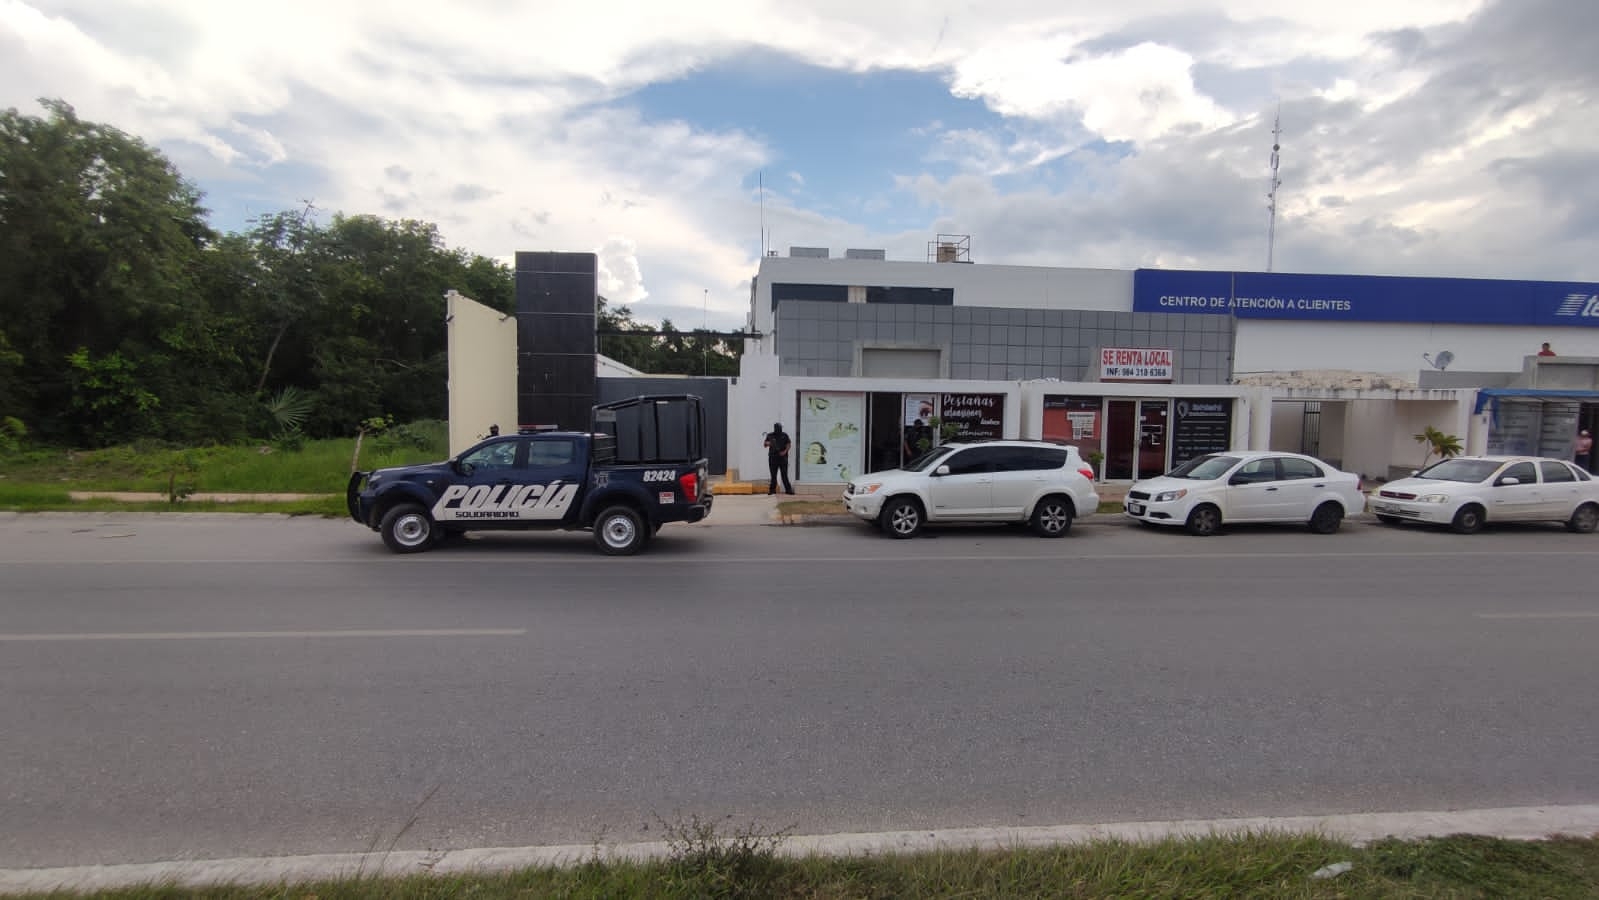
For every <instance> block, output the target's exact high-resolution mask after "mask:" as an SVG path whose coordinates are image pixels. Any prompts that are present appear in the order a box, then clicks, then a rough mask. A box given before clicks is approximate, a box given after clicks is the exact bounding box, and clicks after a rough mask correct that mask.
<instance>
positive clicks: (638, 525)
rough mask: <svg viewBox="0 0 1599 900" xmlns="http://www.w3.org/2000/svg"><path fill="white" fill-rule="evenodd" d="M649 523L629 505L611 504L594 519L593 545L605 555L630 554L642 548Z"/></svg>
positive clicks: (647, 535)
mask: <svg viewBox="0 0 1599 900" xmlns="http://www.w3.org/2000/svg"><path fill="white" fill-rule="evenodd" d="M649 527H650V526H649V523H647V522H645V521H644V517H643V516H641V515H639V514H638V510H635V509H634V508H633V507H631V506H613V507H611V508H609V509H607V510H605V511H604V512H602V513H600V514H599V516H598V517H597V518H595V520H594V545H595V546H596V547H599V548H600V552H601V553H604V554H605V555H607V556H632V555H633V554H635V553H637V552H639V551H640V550H642V549H644V541H645V539H646V538H648V537H649V534H650V531H649Z"/></svg>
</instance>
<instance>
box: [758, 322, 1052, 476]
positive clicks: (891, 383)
mask: <svg viewBox="0 0 1599 900" xmlns="http://www.w3.org/2000/svg"><path fill="white" fill-rule="evenodd" d="M766 359H767V360H768V361H769V362H770V365H769V367H768V366H766V365H763V364H761V362H760V361H758V360H755V359H752V358H751V354H749V353H745V354H744V363H743V366H742V367H741V369H740V374H739V377H738V379H737V381H735V382H734V383H733V384H731V385H729V388H728V390H729V391H730V392H731V396H730V397H729V398H728V407H729V408H730V409H733V410H737V413H736V421H735V428H736V429H737V430H729V432H728V435H727V465H728V467H729V468H730V469H736V470H738V478H739V479H740V480H742V481H765V480H766V479H767V477H768V475H769V472H768V469H767V467H766V448H765V447H763V446H762V445H761V438H762V437H763V436H764V435H765V434H766V433H767V432H769V431H771V430H772V423H773V422H782V423H783V430H785V431H787V432H788V433H789V434H790V435H794V436H795V439H796V440H797V439H798V431H797V429H796V424H797V423H795V422H794V411H795V409H796V408H798V405H799V394H800V392H801V391H837V392H842V393H862V394H866V393H874V392H882V393H903V394H933V393H936V394H961V393H974V394H1004V395H1005V429H1004V436H1005V437H1007V438H1014V437H1018V436H1019V435H1020V434H1021V428H1022V423H1021V420H1022V412H1021V409H1022V407H1021V388H1020V386H1019V385H1018V383H1017V382H1014V381H942V380H929V379H925V378H801V377H794V376H789V377H778V375H777V362H776V358H775V357H767V358H766ZM762 373H764V374H762ZM798 468H799V467H798V465H797V464H795V463H794V462H790V464H789V470H788V474H789V477H790V478H792V479H794V482H795V483H796V484H798V483H800V482H799V479H798V477H797V476H796V470H797V469H798ZM809 483H811V484H816V483H817V482H809ZM824 483H826V482H824ZM839 483H842V482H839Z"/></svg>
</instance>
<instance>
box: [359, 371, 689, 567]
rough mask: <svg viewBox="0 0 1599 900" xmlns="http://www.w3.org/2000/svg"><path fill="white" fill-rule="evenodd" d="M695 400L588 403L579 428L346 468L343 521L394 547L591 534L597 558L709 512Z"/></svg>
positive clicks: (412, 549)
mask: <svg viewBox="0 0 1599 900" xmlns="http://www.w3.org/2000/svg"><path fill="white" fill-rule="evenodd" d="M704 435H705V418H704V412H703V410H702V408H701V406H700V401H699V398H698V397H694V396H688V395H680V396H667V397H662V396H648V397H635V398H632V399H630V400H622V401H618V402H615V403H606V404H600V405H598V406H595V407H594V411H593V418H592V423H591V428H590V430H589V431H588V432H576V431H538V430H528V431H523V432H520V433H518V434H514V435H505V436H495V437H490V438H489V439H488V440H485V441H483V442H482V443H480V444H477V445H476V446H474V447H472V448H470V449H468V450H467V451H466V452H464V453H462V454H461V455H459V456H457V457H455V458H453V459H449V460H446V461H444V462H441V463H432V464H428V465H417V466H401V467H396V468H392V469H378V470H376V471H373V472H356V473H354V474H353V475H351V476H350V483H349V486H348V488H347V489H346V494H345V499H346V501H347V503H348V506H349V510H350V516H351V518H353V519H355V520H356V521H357V522H360V523H361V524H363V525H365V526H367V527H368V528H371V529H372V530H373V531H376V532H378V533H379V534H381V535H382V536H383V543H385V544H387V545H388V547H389V549H390V550H393V551H394V552H396V553H417V552H420V551H422V550H426V549H428V548H430V547H433V546H435V545H437V544H439V543H441V542H443V541H445V540H447V539H449V538H451V537H455V536H459V535H461V534H463V533H464V532H467V531H489V530H495V531H506V530H527V529H543V530H557V529H561V530H589V531H592V532H593V533H594V544H595V546H596V547H598V548H599V550H600V551H601V552H603V553H606V554H610V555H613V556H625V555H630V554H633V553H637V552H638V551H640V550H641V549H643V548H644V546H645V544H647V543H648V542H649V540H650V538H651V537H652V536H653V535H654V534H655V532H657V531H659V530H660V528H661V526H662V525H664V524H666V523H668V522H698V521H700V520H701V519H703V518H705V517H706V516H708V515H710V512H711V499H712V498H711V486H710V483H709V481H708V480H707V475H708V467H709V463H708V462H707V460H706V459H705V458H704V456H703V455H702V446H703V441H704Z"/></svg>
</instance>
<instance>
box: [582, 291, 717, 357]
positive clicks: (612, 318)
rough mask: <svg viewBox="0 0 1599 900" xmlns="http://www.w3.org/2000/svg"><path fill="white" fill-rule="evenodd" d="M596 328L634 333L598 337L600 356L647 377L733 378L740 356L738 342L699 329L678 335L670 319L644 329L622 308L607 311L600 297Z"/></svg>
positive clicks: (645, 326) (606, 303)
mask: <svg viewBox="0 0 1599 900" xmlns="http://www.w3.org/2000/svg"><path fill="white" fill-rule="evenodd" d="M596 327H597V328H598V329H599V330H600V331H602V332H603V331H623V332H629V331H632V332H638V334H637V335H633V334H602V335H601V336H600V341H599V348H600V353H602V354H604V355H605V356H608V357H610V358H611V359H614V360H616V361H617V362H619V363H621V364H623V365H625V366H631V367H633V368H635V369H638V370H639V371H641V372H648V373H649V374H651V375H715V376H736V375H738V368H739V364H738V361H739V357H740V356H742V355H743V354H744V345H743V343H742V342H738V343H736V344H735V343H732V342H729V341H727V340H724V339H723V338H720V337H718V336H716V335H714V334H712V333H711V332H709V331H706V330H704V329H699V328H696V329H694V330H693V331H692V332H687V333H685V332H681V331H678V330H677V328H676V327H674V326H673V325H672V320H670V319H664V320H662V321H661V324H660V326H659V327H655V326H652V325H648V324H646V323H643V322H639V321H638V320H636V319H634V318H633V312H632V310H630V309H628V308H627V307H626V306H619V307H616V308H614V309H613V308H611V306H610V304H609V302H608V301H607V300H606V299H605V298H604V297H601V298H600V299H599V309H598V311H597V314H596Z"/></svg>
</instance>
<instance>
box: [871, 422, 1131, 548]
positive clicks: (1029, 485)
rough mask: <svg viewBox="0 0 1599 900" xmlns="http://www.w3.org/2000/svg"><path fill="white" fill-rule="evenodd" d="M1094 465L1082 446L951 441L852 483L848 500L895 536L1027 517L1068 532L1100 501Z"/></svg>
mask: <svg viewBox="0 0 1599 900" xmlns="http://www.w3.org/2000/svg"><path fill="white" fill-rule="evenodd" d="M1093 478H1094V471H1093V470H1092V469H1090V468H1089V467H1088V466H1087V465H1086V464H1085V463H1084V462H1083V460H1082V457H1080V456H1078V454H1077V448H1076V447H1071V446H1063V445H1060V444H1049V443H1045V442H1043V441H983V442H980V443H972V444H945V445H944V446H942V447H935V448H933V449H932V450H929V451H927V452H926V453H923V454H922V455H921V456H918V457H917V458H915V459H913V460H911V461H910V462H909V463H906V464H905V468H903V469H890V470H888V471H886V472H873V473H871V474H870V475H862V476H861V477H859V478H856V479H854V480H853V481H851V482H850V483H849V484H847V485H845V486H844V506H845V507H847V508H848V509H849V511H850V513H852V514H853V515H855V516H857V517H859V518H862V519H865V520H866V521H868V522H875V523H876V524H877V525H878V526H879V527H880V528H882V529H883V532H884V533H886V534H888V535H889V536H890V537H896V538H908V537H915V536H916V534H917V533H918V532H920V531H921V530H922V526H923V525H924V524H926V523H929V522H933V523H939V522H1018V523H1020V522H1026V523H1028V524H1030V525H1032V528H1033V531H1034V532H1035V533H1037V534H1039V535H1041V536H1043V537H1060V536H1062V535H1064V534H1065V533H1066V532H1068V531H1070V530H1071V527H1072V520H1073V519H1075V518H1078V517H1081V516H1087V515H1092V514H1093V513H1094V512H1095V511H1096V510H1097V509H1098V508H1099V495H1098V494H1096V493H1095V492H1094V480H1093Z"/></svg>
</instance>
